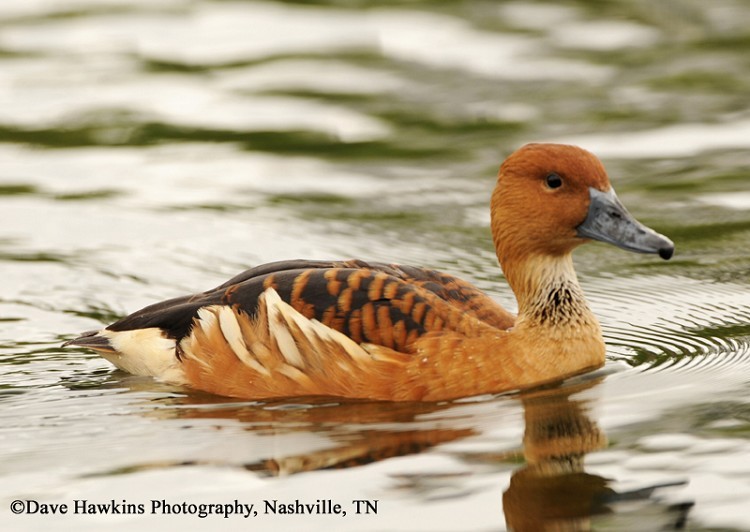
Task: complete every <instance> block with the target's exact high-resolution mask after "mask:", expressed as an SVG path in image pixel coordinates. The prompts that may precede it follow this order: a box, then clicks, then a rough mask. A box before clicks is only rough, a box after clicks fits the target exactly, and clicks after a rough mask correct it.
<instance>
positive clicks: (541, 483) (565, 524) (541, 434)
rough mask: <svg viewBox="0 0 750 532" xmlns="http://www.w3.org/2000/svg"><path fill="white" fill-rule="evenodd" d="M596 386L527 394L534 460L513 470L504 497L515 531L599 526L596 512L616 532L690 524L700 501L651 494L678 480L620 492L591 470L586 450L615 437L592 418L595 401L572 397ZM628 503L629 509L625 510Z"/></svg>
mask: <svg viewBox="0 0 750 532" xmlns="http://www.w3.org/2000/svg"><path fill="white" fill-rule="evenodd" d="M594 384H596V383H583V384H580V385H576V386H567V387H563V388H559V389H552V390H544V391H539V392H532V393H526V394H523V395H521V397H520V399H521V401H522V403H523V407H524V419H525V433H524V438H523V455H524V459H525V462H526V465H524V466H523V467H521V468H520V469H518V470H516V471H515V472H514V473H513V475H512V476H511V480H510V485H509V486H508V489H507V490H506V491H505V493H504V494H503V509H504V512H505V521H506V524H507V526H508V528H509V529H510V530H514V531H516V532H525V531H534V532H543V531H573V530H576V531H577V530H592V529H595V528H597V527H595V526H594V524H593V522H592V518H593V517H595V516H599V523H600V524H601V525H602V526H603V527H604V528H606V529H609V530H676V529H681V528H683V527H684V526H685V523H686V520H687V513H688V511H689V510H690V508H691V507H692V503H681V504H671V505H670V504H664V503H661V502H659V501H658V500H657V499H652V498H651V495H652V493H653V492H654V490H656V489H658V488H662V487H667V486H671V485H674V484H672V483H670V484H659V485H652V486H648V487H646V488H642V489H639V490H635V491H629V492H621V493H618V492H616V491H615V490H614V489H613V488H612V487H610V481H609V480H608V479H606V478H603V477H601V476H598V475H594V474H590V473H587V472H586V471H585V470H584V457H585V455H586V454H587V453H590V452H592V451H596V450H598V449H602V448H605V447H606V446H607V438H606V436H605V435H604V433H603V431H602V430H601V429H600V428H599V426H598V425H597V424H596V422H595V421H594V420H592V419H591V418H590V417H589V415H588V410H589V406H588V404H587V402H585V401H582V400H575V399H572V398H571V396H572V395H574V394H576V393H578V392H580V391H582V390H583V389H585V388H588V387H591V386H593V385H594ZM676 484H682V483H676ZM621 503H627V505H629V508H628V509H620V508H618V506H619V505H620V504H621ZM639 511H643V512H644V513H639ZM602 516H608V517H602Z"/></svg>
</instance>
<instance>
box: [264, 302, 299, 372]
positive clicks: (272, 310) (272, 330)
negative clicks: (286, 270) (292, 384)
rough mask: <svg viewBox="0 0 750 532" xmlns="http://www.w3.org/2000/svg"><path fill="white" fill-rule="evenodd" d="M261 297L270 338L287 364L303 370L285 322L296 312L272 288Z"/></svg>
mask: <svg viewBox="0 0 750 532" xmlns="http://www.w3.org/2000/svg"><path fill="white" fill-rule="evenodd" d="M261 297H262V298H263V301H264V302H265V304H266V309H267V316H268V332H269V334H270V335H271V338H273V339H275V340H276V343H277V344H278V345H279V351H281V354H282V355H283V356H284V359H285V360H286V361H287V363H289V364H291V365H292V366H295V367H297V368H299V369H304V367H305V360H304V359H303V358H302V354H301V353H300V352H299V349H298V348H297V343H296V342H295V341H294V337H293V336H292V333H291V332H289V322H288V321H287V316H289V319H290V320H291V319H292V318H291V316H293V315H294V313H297V311H296V310H294V309H293V308H292V307H291V306H290V305H288V304H286V303H284V302H283V301H282V300H281V297H279V294H278V293H277V292H276V290H274V289H273V288H267V289H266V291H265V292H263V295H262V296H261Z"/></svg>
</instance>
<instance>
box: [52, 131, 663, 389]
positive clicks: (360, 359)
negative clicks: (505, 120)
mask: <svg viewBox="0 0 750 532" xmlns="http://www.w3.org/2000/svg"><path fill="white" fill-rule="evenodd" d="M491 216H492V222H491V227H492V236H493V240H494V243H495V249H496V251H497V257H498V260H499V261H500V265H501V267H502V269H503V272H504V273H505V277H506V279H507V281H508V284H509V285H510V287H511V288H512V290H513V292H514V293H515V295H516V298H517V300H518V316H514V315H512V314H511V313H510V312H508V311H506V310H504V309H503V308H502V307H501V306H500V305H498V304H497V303H496V302H495V301H494V300H493V299H492V298H490V297H489V296H487V295H485V294H483V293H482V292H480V291H479V290H478V289H477V288H476V287H474V286H472V285H471V284H470V283H468V282H466V281H463V280H461V279H458V278H456V277H454V276H452V275H449V274H446V273H441V272H437V271H434V270H429V269H425V268H420V267H414V266H401V265H396V264H383V263H374V262H370V263H367V262H362V261H357V260H347V261H335V262H328V261H307V260H290V261H282V262H275V263H271V264H265V265H262V266H257V267H255V268H251V269H250V270H247V271H245V272H243V273H241V274H239V275H237V276H236V277H234V278H232V279H230V280H229V281H227V282H226V283H224V284H223V285H221V286H219V287H217V288H214V289H213V290H209V291H207V292H203V293H200V294H196V295H192V296H185V297H178V298H175V299H171V300H169V301H164V302H162V303H156V304H154V305H151V306H148V307H146V308H144V309H142V310H139V311H138V312H135V313H134V314H131V315H130V316H126V317H125V318H122V319H121V320H119V321H117V322H115V323H113V324H112V325H109V326H108V327H106V328H105V329H102V330H100V331H95V332H89V333H85V334H83V335H82V336H80V337H79V338H76V339H74V340H70V341H69V342H67V343H66V344H65V345H74V346H82V347H87V348H90V349H93V350H95V351H97V352H98V353H99V354H100V355H101V356H103V357H104V358H106V359H107V360H109V361H110V362H112V363H113V364H114V365H115V366H117V367H118V368H120V369H122V370H125V371H127V372H130V373H134V374H136V375H149V376H154V377H156V378H158V379H160V380H163V381H166V382H170V383H175V384H181V385H187V386H190V387H192V388H196V389H199V390H204V391H207V392H211V393H215V394H219V395H225V396H233V397H241V398H248V399H264V398H272V397H294V396H311V395H326V396H339V397H350V398H367V399H379V400H391V401H414V400H416V401H439V400H445V399H452V398H457V397H462V396H470V395H477V394H483V393H494V392H503V391H508V390H514V389H522V388H528V387H531V386H536V385H540V384H544V383H548V382H553V381H558V380H562V379H564V378H566V377H569V376H572V375H575V374H579V373H582V372H586V371H590V370H593V369H596V368H598V367H600V366H602V365H603V364H604V355H605V347H604V340H603V339H602V332H601V329H600V326H599V322H598V321H597V319H596V317H595V316H594V315H593V314H592V312H591V310H590V309H589V307H588V305H587V303H586V300H585V298H584V295H583V292H582V290H581V287H580V286H579V284H578V280H577V277H576V273H575V271H574V269H573V261H572V257H571V252H572V251H573V249H574V248H576V247H577V246H579V245H580V244H583V243H585V242H587V241H589V240H600V241H603V242H609V243H610V244H614V245H616V246H619V247H621V248H624V249H627V250H630V251H635V252H640V253H658V254H659V255H660V256H661V257H662V258H664V259H669V258H670V257H671V256H672V253H673V251H674V244H673V243H672V241H670V240H669V239H668V238H666V237H664V236H662V235H660V234H658V233H656V232H654V231H653V230H651V229H649V228H648V227H645V226H644V225H642V224H641V223H639V222H638V221H637V220H635V219H634V218H633V217H632V216H631V215H630V214H629V213H628V211H627V210H626V209H625V207H624V206H623V205H622V203H620V201H619V199H618V198H617V196H616V195H615V192H614V190H613V189H612V187H611V185H610V182H609V179H608V177H607V173H606V171H605V169H604V167H603V165H602V163H601V162H600V161H599V159H597V158H596V157H595V156H594V155H592V154H591V153H589V152H587V151H585V150H583V149H581V148H578V147H575V146H567V145H560V144H529V145H526V146H524V147H522V148H521V149H519V150H518V151H516V152H515V153H513V154H512V155H510V157H508V158H507V160H506V161H505V162H504V163H503V164H502V166H501V167H500V172H499V174H498V180H497V185H496V187H495V190H494V192H493V194H492V201H491Z"/></svg>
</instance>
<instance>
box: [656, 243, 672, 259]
mask: <svg viewBox="0 0 750 532" xmlns="http://www.w3.org/2000/svg"><path fill="white" fill-rule="evenodd" d="M672 255H674V245H671V246H665V247H663V248H659V256H660V257H661V258H662V259H664V260H669V259H671V258H672Z"/></svg>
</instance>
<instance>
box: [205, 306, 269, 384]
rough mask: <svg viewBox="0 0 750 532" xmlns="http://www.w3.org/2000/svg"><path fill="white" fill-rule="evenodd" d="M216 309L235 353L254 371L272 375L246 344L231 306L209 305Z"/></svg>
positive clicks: (224, 333)
mask: <svg viewBox="0 0 750 532" xmlns="http://www.w3.org/2000/svg"><path fill="white" fill-rule="evenodd" d="M209 308H212V309H214V312H215V313H216V314H218V316H219V326H220V327H221V334H223V335H224V338H225V339H226V341H227V343H228V344H229V347H231V348H232V351H234V354H235V355H237V358H239V359H240V360H241V361H242V363H243V364H245V365H246V366H249V367H251V368H252V369H253V370H254V371H257V372H258V373H261V374H264V375H268V376H270V375H271V372H270V371H268V370H267V369H266V368H265V366H263V364H261V363H260V362H258V360H257V359H256V358H255V357H254V356H253V355H251V354H250V351H248V350H247V346H246V345H245V338H244V336H243V335H242V329H241V328H240V324H239V322H238V321H237V315H236V314H235V313H234V310H232V308H231V307H227V306H218V305H216V306H212V307H209Z"/></svg>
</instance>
